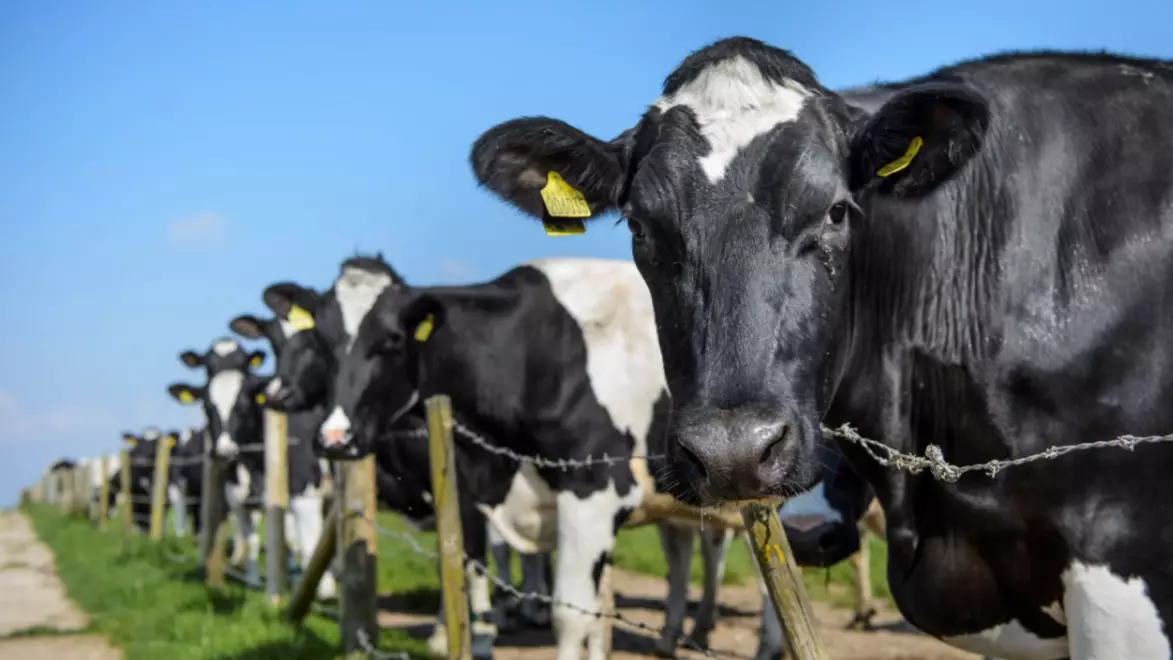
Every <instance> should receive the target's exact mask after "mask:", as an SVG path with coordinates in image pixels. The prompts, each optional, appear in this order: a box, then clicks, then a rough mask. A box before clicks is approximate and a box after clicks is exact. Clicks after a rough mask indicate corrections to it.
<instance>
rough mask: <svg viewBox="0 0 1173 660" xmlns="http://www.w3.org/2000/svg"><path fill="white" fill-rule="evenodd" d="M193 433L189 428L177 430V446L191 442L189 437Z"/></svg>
mask: <svg viewBox="0 0 1173 660" xmlns="http://www.w3.org/2000/svg"><path fill="white" fill-rule="evenodd" d="M193 435H194V434H193V433H192V432H191V429H183V430H182V431H180V432H179V446H180V447H183V446H185V445H187V443H189V442H191V438H192V436H193Z"/></svg>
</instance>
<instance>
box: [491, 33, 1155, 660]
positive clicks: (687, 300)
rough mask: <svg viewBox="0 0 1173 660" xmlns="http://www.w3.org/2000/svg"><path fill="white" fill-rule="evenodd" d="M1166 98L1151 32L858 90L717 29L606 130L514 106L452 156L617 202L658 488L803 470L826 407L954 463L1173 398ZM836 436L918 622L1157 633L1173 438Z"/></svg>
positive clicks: (994, 629)
mask: <svg viewBox="0 0 1173 660" xmlns="http://www.w3.org/2000/svg"><path fill="white" fill-rule="evenodd" d="M853 97H855V98H858V99H860V100H859V101H854V100H853ZM1170 107H1173V62H1169V61H1160V60H1155V59H1144V58H1139V57H1123V56H1117V55H1113V54H1107V53H1098V54H1088V53H1064V52H1033V53H1010V54H1002V55H996V56H991V57H984V58H980V59H975V60H971V61H966V62H962V63H960V64H956V65H953V66H949V67H945V68H942V69H940V70H937V71H934V72H932V73H930V74H928V75H925V76H923V77H920V78H916V79H913V80H908V81H905V82H901V83H895V84H885V85H879V86H877V87H875V88H873V89H871V90H866V91H865V93H860V94H854V95H853V94H837V93H835V92H832V91H830V90H828V89H826V88H825V87H823V86H822V85H821V84H820V83H819V81H818V80H817V78H816V77H815V75H814V73H813V72H812V71H811V70H810V68H809V67H807V66H806V65H805V64H804V63H802V62H801V61H799V60H798V59H797V58H795V57H794V56H792V55H791V54H790V53H789V52H787V51H784V50H780V49H777V48H773V47H770V46H768V45H766V44H763V43H761V42H758V41H755V40H752V39H746V38H735V39H726V40H722V41H719V42H717V43H715V44H712V45H710V46H708V47H705V48H703V49H701V50H699V51H697V52H695V53H693V54H691V55H689V56H688V58H687V59H685V60H684V62H683V63H682V64H681V66H680V67H679V68H678V69H677V70H676V71H674V72H673V73H672V74H671V75H669V76H668V78H667V80H666V82H665V84H664V88H663V91H662V94H661V96H660V97H659V99H657V100H656V101H655V102H654V103H653V105H652V106H651V107H650V108H649V109H648V110H647V111H646V112H645V114H644V115H643V117H642V118H641V120H640V121H639V123H638V124H637V125H636V126H635V127H634V128H632V129H630V130H628V131H626V132H625V133H623V134H622V135H621V136H619V137H618V138H616V139H614V140H612V141H610V142H606V141H603V140H599V139H597V138H594V137H591V136H590V135H588V134H586V133H584V132H582V131H580V130H578V129H576V128H573V127H571V126H569V125H567V124H565V123H563V122H560V121H557V120H554V119H548V118H524V119H517V120H513V121H509V122H505V123H504V124H501V125H499V126H497V127H495V128H493V129H491V130H489V131H488V132H487V133H486V134H484V135H483V136H481V138H479V139H478V141H477V142H476V144H475V146H474V148H473V153H472V161H473V166H474V169H475V171H476V176H477V178H478V179H479V180H480V181H481V182H482V183H483V184H485V185H487V186H488V187H489V188H490V189H491V190H493V191H494V192H496V193H497V194H498V195H500V196H501V197H503V198H504V199H506V200H508V201H510V202H512V203H513V204H515V205H516V206H518V207H519V208H521V209H523V210H524V211H526V212H527V213H529V214H531V215H534V216H537V217H542V215H543V213H544V210H543V203H542V197H541V194H540V189H541V188H542V186H543V184H544V183H545V182H546V179H547V173H548V172H557V173H558V174H559V175H560V176H561V178H562V180H564V181H565V182H566V183H567V184H568V186H570V187H572V188H573V189H576V190H577V191H580V193H581V194H582V195H583V196H584V197H585V204H586V205H587V206H588V207H589V213H590V214H591V215H592V217H594V216H598V215H602V214H603V213H605V212H607V211H611V210H618V211H620V212H621V213H622V215H623V217H624V218H625V219H626V220H627V225H628V227H629V228H630V230H631V233H632V253H633V254H634V256H635V260H636V263H637V264H638V265H639V269H640V272H641V273H642V275H643V277H644V280H645V281H646V282H647V285H648V287H649V289H650V290H651V293H652V298H653V300H654V301H655V309H656V320H657V324H658V327H659V329H660V339H661V344H660V346H661V348H662V349H663V352H664V358H665V364H666V365H667V368H668V380H669V383H671V389H672V396H673V401H674V403H675V404H676V406H677V407H676V414H674V416H673V424H672V428H671V436H672V440H673V441H672V444H671V449H672V455H671V463H672V468H673V472H674V474H675V475H676V476H677V477H678V478H679V479H680V483H681V486H682V487H683V488H682V492H681V494H682V495H683V496H684V497H687V498H690V499H691V500H692V501H709V502H711V501H724V500H739V499H744V498H758V497H767V496H776V495H779V494H784V493H787V492H792V491H794V490H796V489H800V488H805V487H806V486H807V485H808V484H809V482H810V480H811V478H812V477H813V476H814V475H815V474H816V472H817V469H816V468H817V467H818V464H817V460H816V458H815V457H816V456H818V454H817V453H816V450H817V448H818V445H819V443H820V441H821V434H820V424H822V423H826V424H828V425H830V426H832V427H837V426H838V425H840V424H843V423H847V422H849V423H851V424H852V425H854V426H855V427H856V428H858V429H859V431H860V432H861V433H862V435H864V436H866V437H869V438H872V439H874V440H876V441H880V442H883V443H884V444H886V445H887V446H889V447H892V448H896V449H899V450H902V451H905V452H912V453H916V454H923V453H924V451H925V449H926V447H927V446H928V445H929V444H933V445H936V446H938V447H940V448H941V450H942V453H943V454H944V456H945V458H947V459H948V460H949V461H950V462H952V463H954V464H973V463H982V462H985V461H988V460H991V459H1007V458H1014V457H1021V456H1024V455H1028V454H1033V453H1036V452H1040V451H1043V450H1045V449H1046V448H1048V447H1052V446H1056V445H1058V446H1069V445H1074V444H1078V443H1086V442H1090V441H1102V440H1109V439H1112V438H1115V437H1117V436H1120V435H1122V434H1137V435H1146V434H1164V433H1169V432H1170V431H1171V430H1173V406H1170V405H1169V401H1170V400H1173V359H1167V358H1170V351H1171V350H1173V349H1170V347H1169V345H1170V339H1171V338H1173V287H1169V286H1168V282H1169V281H1170V279H1171V278H1173V272H1171V265H1173V178H1171V177H1170V170H1171V167H1173V120H1171V119H1170V115H1169V108H1170ZM562 192H563V193H564V194H569V193H566V191H565V190H564V189H562ZM571 196H572V197H573V194H571ZM576 199H577V198H576ZM837 442H838V445H839V449H840V450H841V451H843V452H844V454H845V455H846V456H847V458H848V459H849V460H850V462H851V463H852V464H853V465H854V466H855V467H856V468H857V469H858V470H859V471H860V472H861V473H862V474H863V475H864V476H865V477H866V479H867V481H868V483H869V484H870V485H871V487H872V488H873V489H874V490H875V492H876V494H877V496H878V498H879V500H880V502H881V504H882V505H883V509H884V513H885V515H886V517H887V524H888V544H889V560H888V579H889V584H890V586H891V590H892V594H893V596H894V597H895V600H896V603H897V604H898V606H899V608H900V610H901V612H902V613H903V614H904V616H905V617H906V618H907V619H908V620H909V621H910V622H911V623H912V624H913V625H915V626H916V627H917V628H919V629H921V630H924V631H926V632H928V633H930V634H932V635H935V636H937V637H938V638H940V639H942V640H945V641H946V642H948V643H950V644H952V645H955V646H957V647H960V648H964V649H968V650H971V651H974V652H977V653H984V654H989V655H999V656H1003V657H1019V658H1033V659H1038V660H1045V659H1051V658H1067V657H1070V658H1075V659H1076V660H1086V659H1091V658H1095V659H1101V658H1169V657H1170V655H1171V651H1170V642H1169V634H1168V633H1167V632H1166V626H1167V625H1168V624H1169V622H1171V621H1173V573H1171V572H1170V569H1169V558H1170V556H1171V555H1173V536H1171V535H1169V534H1168V533H1167V532H1166V530H1167V529H1168V518H1169V514H1170V506H1169V505H1168V504H1167V500H1166V499H1165V498H1164V495H1165V490H1164V489H1165V488H1166V482H1167V480H1168V475H1169V474H1170V473H1171V472H1173V447H1170V446H1169V445H1168V444H1163V443H1160V444H1146V445H1141V446H1137V447H1135V448H1134V449H1133V450H1132V451H1125V450H1120V449H1112V448H1106V449H1098V450H1094V451H1083V452H1074V453H1067V454H1065V455H1062V456H1060V457H1057V458H1054V459H1053V460H1045V461H1040V462H1034V463H1030V464H1026V465H1022V466H1019V467H1015V468H1012V469H1008V470H1006V471H1004V472H1000V473H999V474H998V475H997V476H996V477H993V478H991V477H989V476H987V475H986V474H985V473H983V472H971V473H967V474H965V475H963V476H961V477H960V480H959V481H957V482H956V483H949V482H944V481H938V480H936V479H935V478H934V477H933V475H932V474H930V473H929V471H924V472H921V473H918V474H911V473H909V472H907V471H903V470H898V469H895V468H892V469H889V468H885V467H882V466H880V465H879V464H878V463H877V462H875V461H874V460H872V458H871V457H870V456H869V455H868V454H867V453H865V452H864V451H863V449H862V448H861V447H860V446H858V445H857V444H855V443H853V442H848V441H847V440H846V439H843V438H842V437H839V438H838V440H837Z"/></svg>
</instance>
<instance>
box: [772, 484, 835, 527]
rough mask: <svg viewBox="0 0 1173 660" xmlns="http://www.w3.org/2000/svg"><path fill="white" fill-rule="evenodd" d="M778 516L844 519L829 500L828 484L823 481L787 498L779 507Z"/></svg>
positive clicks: (829, 520) (830, 519)
mask: <svg viewBox="0 0 1173 660" xmlns="http://www.w3.org/2000/svg"><path fill="white" fill-rule="evenodd" d="M778 516H779V517H780V518H787V517H789V516H820V517H822V518H824V519H825V520H827V521H828V522H842V521H843V515H842V514H840V513H839V511H838V510H837V509H835V508H834V507H832V506H831V503H830V502H828V501H827V495H826V486H825V485H824V484H823V482H821V481H820V482H819V483H818V484H816V485H815V487H814V488H811V489H810V490H804V491H803V492H802V493H800V494H798V495H796V496H794V497H792V498H790V499H788V500H786V503H785V504H783V505H782V506H781V507H780V508H779V509H778Z"/></svg>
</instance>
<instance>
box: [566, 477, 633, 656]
mask: <svg viewBox="0 0 1173 660" xmlns="http://www.w3.org/2000/svg"><path fill="white" fill-rule="evenodd" d="M641 496H642V491H641V490H640V489H639V488H633V489H632V490H631V491H630V492H629V493H628V494H627V495H626V496H625V497H623V498H619V497H617V494H616V493H615V491H614V490H613V488H608V489H607V490H604V491H599V492H595V493H592V494H590V495H588V496H587V497H586V498H583V499H580V498H579V497H578V496H577V495H575V494H574V493H573V492H570V491H563V492H560V493H559V494H558V547H557V550H558V553H557V560H556V561H557V567H556V568H555V576H554V601H555V603H556V604H555V605H554V608H553V617H552V618H553V621H554V633H555V635H556V636H557V638H558V651H557V654H556V656H555V657H556V658H557V660H578V659H579V657H580V651H581V650H582V642H583V639H586V643H587V660H603V659H604V658H605V657H606V655H607V650H606V649H604V648H603V644H604V641H605V639H604V629H603V626H602V625H601V623H602V622H601V621H600V619H599V617H598V616H597V615H596V613H597V612H598V611H599V607H600V602H599V582H600V578H601V577H602V575H603V567H604V565H605V564H606V563H609V562H610V561H611V554H612V552H614V550H615V531H616V529H617V528H618V525H619V524H621V523H622V520H623V516H621V515H620V514H621V513H622V512H623V510H624V509H628V510H633V509H634V508H635V506H636V505H637V504H638V503H639V499H640V497H641Z"/></svg>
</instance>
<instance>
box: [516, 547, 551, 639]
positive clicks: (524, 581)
mask: <svg viewBox="0 0 1173 660" xmlns="http://www.w3.org/2000/svg"><path fill="white" fill-rule="evenodd" d="M518 559H520V561H521V590H522V591H524V592H526V593H533V594H541V595H543V596H549V595H550V583H549V580H548V577H549V573H550V553H548V552H536V553H534V554H532V555H531V554H520V555H519V557H518ZM521 620H522V621H523V622H524V623H525V624H526V625H528V626H530V627H531V628H546V627H548V626H549V625H550V605H549V603H545V602H542V601H538V600H535V599H526V600H523V601H521Z"/></svg>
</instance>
